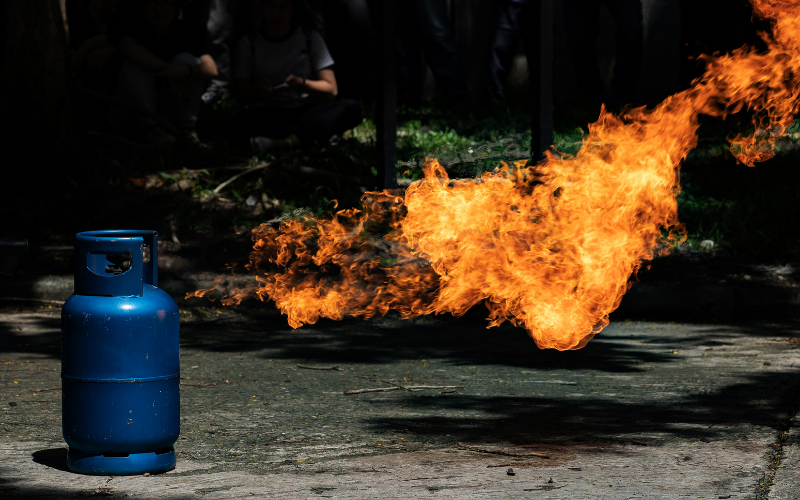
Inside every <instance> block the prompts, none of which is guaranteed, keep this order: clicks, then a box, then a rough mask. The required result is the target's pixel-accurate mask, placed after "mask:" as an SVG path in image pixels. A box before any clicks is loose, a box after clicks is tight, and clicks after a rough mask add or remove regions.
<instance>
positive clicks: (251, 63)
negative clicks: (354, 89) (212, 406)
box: [233, 0, 361, 154]
mask: <svg viewBox="0 0 800 500" xmlns="http://www.w3.org/2000/svg"><path fill="white" fill-rule="evenodd" d="M262 8H263V23H262V25H261V27H260V28H259V29H258V30H256V31H254V32H252V33H248V34H247V35H246V36H244V37H242V39H241V40H240V41H239V43H238V45H237V48H236V57H235V59H234V69H233V80H234V88H235V90H236V93H237V96H238V98H239V99H241V100H242V101H243V102H244V103H247V104H249V109H247V110H246V111H245V112H244V113H242V114H241V115H240V116H239V117H238V120H237V124H238V128H239V131H240V132H241V134H243V135H245V136H247V137H249V138H250V146H251V147H252V149H253V151H254V152H255V153H257V154H264V153H266V152H267V151H270V150H272V149H284V148H289V147H298V146H308V145H311V144H313V143H315V142H317V143H321V144H326V143H331V142H336V141H337V140H338V138H339V135H340V134H342V133H343V132H344V131H345V130H348V129H350V128H353V127H355V126H356V125H358V124H359V123H360V122H361V108H360V106H359V105H358V103H356V102H355V101H353V100H352V99H342V100H334V98H335V97H336V96H337V94H338V86H337V83H336V76H335V74H334V71H333V58H332V57H331V55H330V53H329V52H328V48H327V46H326V45H325V41H324V40H323V38H322V36H321V35H320V33H319V32H318V31H317V29H315V26H316V25H317V22H318V20H319V16H318V13H316V12H314V11H313V10H311V9H310V8H309V7H308V5H307V4H306V3H305V2H302V1H301V0H262Z"/></svg>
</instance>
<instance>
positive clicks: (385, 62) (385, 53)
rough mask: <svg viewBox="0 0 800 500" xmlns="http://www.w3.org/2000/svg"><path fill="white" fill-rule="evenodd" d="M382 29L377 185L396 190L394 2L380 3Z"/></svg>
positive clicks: (376, 104) (379, 12) (378, 101)
mask: <svg viewBox="0 0 800 500" xmlns="http://www.w3.org/2000/svg"><path fill="white" fill-rule="evenodd" d="M377 6H378V19H379V20H380V21H379V23H380V29H379V34H378V43H379V45H380V54H381V55H380V61H379V66H380V69H379V71H380V74H379V78H378V80H379V82H380V90H379V92H378V98H377V100H376V102H375V125H376V128H377V147H378V165H377V168H378V186H379V187H380V188H381V189H393V188H396V187H397V170H396V166H395V165H396V163H397V88H396V74H395V22H394V21H395V19H394V17H395V16H394V9H395V0H380V1H379V2H377Z"/></svg>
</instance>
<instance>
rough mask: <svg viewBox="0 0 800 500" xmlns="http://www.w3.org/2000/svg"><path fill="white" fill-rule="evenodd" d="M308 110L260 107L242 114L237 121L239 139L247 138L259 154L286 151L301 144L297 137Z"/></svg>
mask: <svg viewBox="0 0 800 500" xmlns="http://www.w3.org/2000/svg"><path fill="white" fill-rule="evenodd" d="M306 109H307V108H304V107H303V108H279V107H259V108H250V109H248V110H246V111H244V112H242V113H241V114H240V115H239V116H238V117H237V119H236V122H235V128H236V131H237V134H238V136H239V137H246V138H248V139H247V140H248V141H249V144H250V147H251V148H252V149H253V151H254V152H255V153H257V154H264V153H266V152H267V151H269V150H272V149H286V148H290V147H293V146H296V145H299V144H300V139H299V138H298V137H297V135H295V132H296V131H297V129H298V122H299V120H300V117H301V116H302V115H303V114H304V113H305V110H306Z"/></svg>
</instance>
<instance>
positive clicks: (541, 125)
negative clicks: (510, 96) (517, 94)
mask: <svg viewBox="0 0 800 500" xmlns="http://www.w3.org/2000/svg"><path fill="white" fill-rule="evenodd" d="M531 7H532V8H533V16H532V17H533V19H532V21H533V22H532V24H533V25H532V26H531V27H530V29H533V30H537V31H538V33H537V34H535V35H534V36H533V38H534V40H533V50H532V51H531V52H532V57H533V58H534V60H532V61H528V64H529V65H530V67H531V71H530V86H531V97H532V101H533V106H532V109H531V158H532V159H533V160H534V161H538V160H540V159H542V158H543V157H544V152H545V151H547V150H548V149H550V146H551V145H552V144H553V101H554V98H553V73H554V71H553V69H554V68H553V65H554V62H555V57H554V43H553V35H554V33H553V21H554V20H553V0H539V1H537V2H534V4H533V5H532V6H531ZM537 28H538V29H537Z"/></svg>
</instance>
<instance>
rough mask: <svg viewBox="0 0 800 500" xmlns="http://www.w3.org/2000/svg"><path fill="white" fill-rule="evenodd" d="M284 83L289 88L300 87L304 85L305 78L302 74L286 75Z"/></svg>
mask: <svg viewBox="0 0 800 500" xmlns="http://www.w3.org/2000/svg"><path fill="white" fill-rule="evenodd" d="M286 85H287V86H288V87H289V88H290V89H301V88H303V87H305V85H306V79H305V78H303V77H302V76H297V75H289V76H287V77H286Z"/></svg>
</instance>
